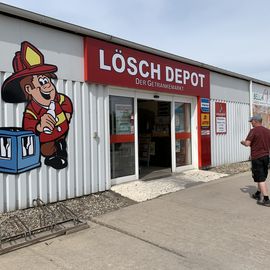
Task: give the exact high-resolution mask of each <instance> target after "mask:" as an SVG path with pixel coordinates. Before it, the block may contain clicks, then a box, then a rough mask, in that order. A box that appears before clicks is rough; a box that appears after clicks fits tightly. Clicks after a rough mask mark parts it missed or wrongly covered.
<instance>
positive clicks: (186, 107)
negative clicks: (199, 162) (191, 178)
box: [175, 103, 192, 167]
mask: <svg viewBox="0 0 270 270" xmlns="http://www.w3.org/2000/svg"><path fill="white" fill-rule="evenodd" d="M175 154H176V166H177V167H179V166H185V165H189V164H191V163H192V157H191V106H190V104H189V103H175Z"/></svg>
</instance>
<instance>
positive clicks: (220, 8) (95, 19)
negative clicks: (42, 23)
mask: <svg viewBox="0 0 270 270" xmlns="http://www.w3.org/2000/svg"><path fill="white" fill-rule="evenodd" d="M2 2H3V3H6V4H9V5H13V6H17V7H20V8H23V9H26V10H30V11H33V12H36V13H39V14H43V15H46V16H49V17H53V18H56V19H59V20H63V21H66V22H69V23H73V24H77V25H80V26H84V27H87V28H89V29H93V30H96V31H100V32H103V33H106V34H110V35H113V36H116V37H119V38H123V39H127V40H130V41H133V42H136V43H140V44H143V45H146V46H149V47H153V48H156V49H159V50H163V51H166V52H169V53H173V54H176V55H179V56H182V57H186V58H190V59H192V60H196V61H199V62H203V63H206V64H209V65H213V66H217V67H220V68H223V69H226V70H230V71H233V72H237V73H240V74H244V75H248V76H251V77H254V78H257V79H261V80H264V81H267V82H270V16H269V10H270V1H267V0H257V1H250V0H246V1H244V0H238V1H236V0H226V1H225V0H224V1H217V0H204V1H201V0H132V1H130V0H98V1H95V0H76V1H73V0H69V1H66V0H65V1H62V0H59V1H56V0H55V1H51V0H46V1H36V0H23V1H15V0H14V1H12V0H10V1H2Z"/></svg>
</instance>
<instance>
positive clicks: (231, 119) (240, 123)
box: [211, 99, 250, 166]
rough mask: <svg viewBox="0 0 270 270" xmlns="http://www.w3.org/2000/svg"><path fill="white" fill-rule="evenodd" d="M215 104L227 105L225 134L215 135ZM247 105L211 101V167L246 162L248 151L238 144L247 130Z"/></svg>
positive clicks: (248, 127) (247, 148)
mask: <svg viewBox="0 0 270 270" xmlns="http://www.w3.org/2000/svg"><path fill="white" fill-rule="evenodd" d="M215 102H225V103H226V104H227V105H226V106H227V134H216V126H215ZM248 119H249V104H247V103H241V102H229V101H224V100H217V99H212V100H211V159H212V166H219V165H223V164H228V163H234V162H240V161H245V160H248V158H249V153H250V149H249V147H244V146H243V145H241V144H240V141H241V140H243V139H245V138H246V136H247V134H248V132H249V130H250V124H249V122H248Z"/></svg>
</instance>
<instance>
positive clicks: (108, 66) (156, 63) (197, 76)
mask: <svg viewBox="0 0 270 270" xmlns="http://www.w3.org/2000/svg"><path fill="white" fill-rule="evenodd" d="M84 52H85V55H84V61H85V81H87V82H89V83H99V84H106V85H115V86H121V87H128V88H137V89H145V90H152V91H158V92H167V93H174V94H180V95H191V96H204V97H209V94H210V86H209V71H208V70H205V69H203V68H200V67H195V66H191V65H188V64H184V63H181V62H178V61H174V60H170V59H167V58H163V57H160V56H156V55H154V54H149V53H145V52H141V51H138V50H134V49H130V48H127V47H124V46H120V45H117V44H113V43H109V42H105V41H101V40H98V39H94V38H90V37H86V38H85V48H84Z"/></svg>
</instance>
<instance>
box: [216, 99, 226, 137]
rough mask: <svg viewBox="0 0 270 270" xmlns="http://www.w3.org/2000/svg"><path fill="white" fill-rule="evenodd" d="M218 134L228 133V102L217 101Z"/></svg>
mask: <svg viewBox="0 0 270 270" xmlns="http://www.w3.org/2000/svg"><path fill="white" fill-rule="evenodd" d="M215 119H216V134H226V133H227V108H226V103H224V102H216V103H215Z"/></svg>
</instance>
